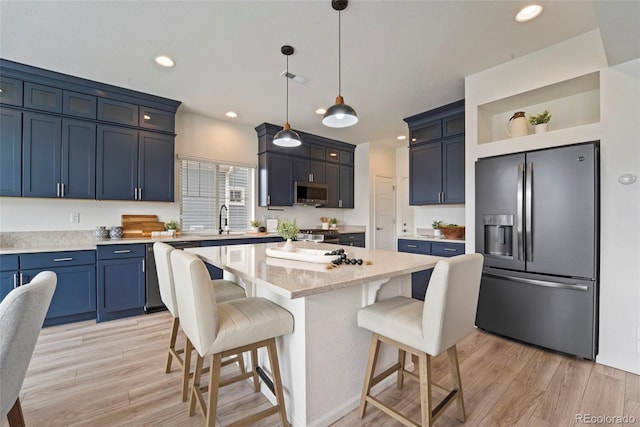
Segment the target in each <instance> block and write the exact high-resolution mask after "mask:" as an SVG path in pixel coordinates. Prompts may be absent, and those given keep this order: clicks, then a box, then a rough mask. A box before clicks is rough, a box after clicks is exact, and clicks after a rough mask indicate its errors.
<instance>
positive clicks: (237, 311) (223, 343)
mask: <svg viewBox="0 0 640 427" xmlns="http://www.w3.org/2000/svg"><path fill="white" fill-rule="evenodd" d="M171 264H172V267H173V273H174V278H175V284H176V301H177V303H178V310H179V312H180V323H181V325H182V330H183V331H184V333H185V334H186V335H187V337H188V338H189V341H191V343H192V344H193V347H194V348H195V350H196V351H197V352H198V359H197V362H196V370H195V374H194V376H193V383H192V385H191V398H190V402H189V415H190V416H191V415H193V414H194V413H195V409H196V402H197V403H198V405H199V407H200V409H201V410H202V413H203V415H204V416H205V420H206V425H207V426H214V425H215V423H216V413H217V405H218V391H219V388H220V387H223V386H225V385H228V384H232V383H234V382H237V381H240V380H243V379H246V378H250V377H253V384H254V390H255V391H258V390H259V384H258V373H257V370H256V369H257V367H258V366H257V350H258V349H259V348H262V347H266V348H267V353H268V355H269V363H270V365H271V372H272V375H273V383H274V391H275V393H274V394H275V396H276V405H275V406H272V407H270V408H268V409H266V410H263V411H261V412H258V413H256V414H253V415H249V416H247V417H245V418H244V419H242V420H240V421H237V422H236V423H234V424H238V425H248V424H251V423H254V422H256V421H257V420H259V419H262V418H265V417H267V416H270V415H272V414H276V413H279V415H280V421H281V423H282V425H283V426H286V425H288V424H287V416H286V412H285V406H284V393H283V391H282V381H281V379H280V367H279V365H278V356H277V351H276V341H275V337H278V336H281V335H286V334H290V333H291V332H293V316H292V315H291V313H289V312H288V311H287V310H285V309H284V308H282V307H280V306H279V305H277V304H275V303H273V302H271V301H269V300H267V299H265V298H255V297H252V298H242V299H236V300H232V301H228V302H225V303H221V304H218V303H217V302H216V298H215V289H214V288H213V287H212V286H208V281H209V273H208V271H207V268H206V266H205V265H204V262H203V261H202V260H200V259H199V258H198V257H196V256H195V255H193V254H190V253H186V252H184V251H174V252H173V253H172V254H171ZM245 351H250V352H251V372H246V373H241V374H238V375H236V376H234V377H232V378H229V379H226V380H223V381H221V380H220V367H221V362H222V358H223V357H226V356H229V355H233V354H237V353H239V352H245ZM206 356H211V363H210V367H209V385H208V388H206V389H204V390H203V388H201V387H200V378H201V375H202V364H203V361H204V358H205V357H206ZM203 391H207V392H208V396H207V397H208V399H207V402H205V399H204V396H203Z"/></svg>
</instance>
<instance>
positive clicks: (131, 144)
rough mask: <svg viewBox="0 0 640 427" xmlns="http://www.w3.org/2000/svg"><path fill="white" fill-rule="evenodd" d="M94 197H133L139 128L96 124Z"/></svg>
mask: <svg viewBox="0 0 640 427" xmlns="http://www.w3.org/2000/svg"><path fill="white" fill-rule="evenodd" d="M96 170H97V176H96V198H97V199H98V200H136V199H137V195H138V190H137V188H138V131H137V130H134V129H127V128H121V127H116V126H105V125H98V144H97V167H96Z"/></svg>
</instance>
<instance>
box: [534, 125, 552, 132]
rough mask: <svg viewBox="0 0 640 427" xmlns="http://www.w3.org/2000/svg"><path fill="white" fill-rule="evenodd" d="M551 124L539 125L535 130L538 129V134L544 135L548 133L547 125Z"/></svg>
mask: <svg viewBox="0 0 640 427" xmlns="http://www.w3.org/2000/svg"><path fill="white" fill-rule="evenodd" d="M548 124H549V123H540V124H538V125H536V127H535V129H536V133H544V132H546V131H547V125H548Z"/></svg>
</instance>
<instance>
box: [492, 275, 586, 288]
mask: <svg viewBox="0 0 640 427" xmlns="http://www.w3.org/2000/svg"><path fill="white" fill-rule="evenodd" d="M482 275H483V276H489V277H494V278H496V279H505V280H511V281H513V282H518V283H525V284H527V285H534V286H544V287H545V288H555V289H568V290H571V291H583V292H586V291H588V290H589V286H587V285H579V284H570V283H557V282H547V281H545V280H536V279H527V278H526V277H516V276H508V275H502V274H493V273H487V272H485V273H482Z"/></svg>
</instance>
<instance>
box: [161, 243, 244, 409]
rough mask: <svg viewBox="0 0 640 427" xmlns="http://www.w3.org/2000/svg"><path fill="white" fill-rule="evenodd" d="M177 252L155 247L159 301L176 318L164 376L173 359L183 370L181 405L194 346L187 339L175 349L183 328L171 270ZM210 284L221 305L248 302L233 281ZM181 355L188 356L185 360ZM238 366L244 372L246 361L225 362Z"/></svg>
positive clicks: (212, 282)
mask: <svg viewBox="0 0 640 427" xmlns="http://www.w3.org/2000/svg"><path fill="white" fill-rule="evenodd" d="M174 250H176V249H175V248H174V247H173V246H170V245H168V244H166V243H162V242H156V243H154V244H153V255H154V257H155V259H156V267H157V271H158V284H159V287H160V298H161V299H162V302H163V303H164V305H165V306H166V307H167V309H168V310H169V313H171V316H173V322H172V323H171V336H170V337H169V349H168V354H167V366H166V369H165V372H167V373H169V372H171V364H172V363H173V359H175V360H176V362H177V363H178V365H179V366H180V369H182V401H186V400H187V391H188V388H189V377H190V375H191V373H190V365H191V344H190V342H189V340H188V339H187V343H186V348H178V349H176V338H177V336H178V328H179V327H180V316H179V315H178V305H177V304H176V291H175V284H174V280H173V272H172V270H171V252H173V251H174ZM211 284H212V285H213V288H214V289H215V292H216V299H217V301H218V302H225V301H230V300H233V299H238V298H246V296H247V294H246V292H245V290H244V288H242V286H238V285H237V284H235V283H234V282H232V281H230V280H211ZM182 354H184V355H185V357H184V358H182V356H181V355H182ZM235 362H238V364H239V365H240V371H241V372H245V368H244V360H243V359H242V357H235V358H230V359H227V360H225V364H229V363H235Z"/></svg>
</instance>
